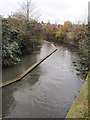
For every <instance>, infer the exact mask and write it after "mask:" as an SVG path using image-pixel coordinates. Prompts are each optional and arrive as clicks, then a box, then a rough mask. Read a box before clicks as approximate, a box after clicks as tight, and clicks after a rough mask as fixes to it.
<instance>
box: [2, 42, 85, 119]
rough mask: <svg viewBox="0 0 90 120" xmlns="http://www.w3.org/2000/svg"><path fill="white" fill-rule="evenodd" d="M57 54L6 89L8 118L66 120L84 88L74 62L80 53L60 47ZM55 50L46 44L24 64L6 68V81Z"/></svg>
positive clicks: (4, 108) (4, 89)
mask: <svg viewBox="0 0 90 120" xmlns="http://www.w3.org/2000/svg"><path fill="white" fill-rule="evenodd" d="M56 47H57V51H56V52H55V53H54V54H52V55H51V56H50V57H49V58H48V59H46V60H45V61H44V62H43V63H41V64H40V65H39V66H38V67H36V68H35V69H34V70H33V71H32V72H30V73H29V74H28V75H27V76H26V77H24V78H23V79H22V80H21V81H19V82H16V83H14V84H11V85H9V86H7V87H5V88H3V89H2V95H3V100H2V102H3V104H2V106H3V111H2V112H3V116H4V117H6V118H65V116H66V114H67V112H68V110H69V109H70V107H71V105H72V102H73V101H74V99H75V97H76V95H77V94H78V91H79V90H80V87H81V85H82V82H83V80H82V78H81V77H80V76H78V75H77V74H76V73H77V71H76V70H75V67H74V64H73V61H77V60H78V58H79V56H78V54H77V52H75V51H74V50H71V49H69V48H68V47H66V46H61V45H58V44H56ZM52 50H53V45H52V44H51V43H48V42H44V43H43V44H42V46H41V47H40V50H39V51H37V52H33V53H32V55H26V56H24V57H22V62H21V63H20V64H18V65H16V66H14V67H8V68H4V69H3V81H5V80H8V79H11V78H13V77H16V76H17V75H19V74H20V73H22V72H23V71H24V70H25V69H27V68H28V67H29V66H30V65H32V64H33V63H34V62H36V61H37V60H39V59H41V58H43V57H44V56H46V55H47V54H48V53H49V52H51V51H52Z"/></svg>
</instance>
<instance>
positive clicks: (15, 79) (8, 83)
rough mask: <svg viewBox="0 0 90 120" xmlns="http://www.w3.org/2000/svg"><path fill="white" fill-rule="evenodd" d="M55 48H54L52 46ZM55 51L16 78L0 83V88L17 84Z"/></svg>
mask: <svg viewBox="0 0 90 120" xmlns="http://www.w3.org/2000/svg"><path fill="white" fill-rule="evenodd" d="M54 47H55V46H54ZM56 50H57V48H55V49H54V50H53V51H52V52H51V53H49V54H48V55H47V56H45V57H44V58H42V59H41V60H39V61H37V62H36V63H34V64H33V65H32V66H31V67H29V68H28V69H27V70H25V71H24V72H23V73H22V74H20V75H19V76H18V77H16V78H14V79H12V80H9V81H7V82H5V83H1V84H0V88H2V87H5V86H7V85H10V84H12V83H14V82H17V81H19V80H21V79H22V78H23V77H25V76H26V75H27V74H28V73H29V72H31V71H32V70H33V69H34V68H36V67H37V66H38V65H39V64H40V63H42V62H43V61H44V60H46V59H47V58H48V57H49V56H51V55H52V54H53V53H54V52H55V51H56Z"/></svg>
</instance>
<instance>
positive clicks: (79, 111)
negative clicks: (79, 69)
mask: <svg viewBox="0 0 90 120" xmlns="http://www.w3.org/2000/svg"><path fill="white" fill-rule="evenodd" d="M88 83H90V73H89V74H88V76H87V78H86V79H85V82H84V84H83V85H82V88H81V89H80V93H79V94H78V96H77V97H76V99H75V101H74V102H73V104H72V106H71V108H70V110H69V112H68V114H67V116H66V119H68V118H77V119H79V118H83V119H87V120H89V117H90V113H89V112H90V110H89V104H88V103H89V101H88V100H89V94H88V93H89V92H90V91H89V88H88V87H89V85H88Z"/></svg>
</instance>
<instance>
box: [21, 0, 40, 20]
mask: <svg viewBox="0 0 90 120" xmlns="http://www.w3.org/2000/svg"><path fill="white" fill-rule="evenodd" d="M20 12H21V14H23V15H24V16H25V17H26V19H27V21H29V20H30V19H38V18H39V17H40V13H39V11H38V10H37V6H36V5H35V4H33V3H32V1H31V0H26V2H24V3H22V5H21V10H20Z"/></svg>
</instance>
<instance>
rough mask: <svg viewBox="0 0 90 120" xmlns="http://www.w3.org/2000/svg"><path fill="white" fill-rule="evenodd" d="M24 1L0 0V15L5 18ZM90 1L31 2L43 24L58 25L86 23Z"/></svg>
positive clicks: (40, 0)
mask: <svg viewBox="0 0 90 120" xmlns="http://www.w3.org/2000/svg"><path fill="white" fill-rule="evenodd" d="M23 1H25V0H0V15H4V16H7V15H9V14H11V12H15V11H17V9H18V8H19V5H20V3H22V2H23ZM88 1H90V0H32V3H35V4H36V6H38V8H37V9H39V10H40V13H41V17H40V20H41V21H42V20H43V21H44V22H48V21H50V22H52V23H60V24H62V23H63V22H64V21H66V20H70V21H72V22H74V23H76V22H86V20H87V14H88Z"/></svg>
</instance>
